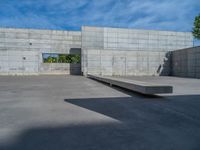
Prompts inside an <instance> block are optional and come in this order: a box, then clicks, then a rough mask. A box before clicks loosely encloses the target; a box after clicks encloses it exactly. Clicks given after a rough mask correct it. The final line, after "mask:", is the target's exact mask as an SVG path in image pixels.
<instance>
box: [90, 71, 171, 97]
mask: <svg viewBox="0 0 200 150" xmlns="http://www.w3.org/2000/svg"><path fill="white" fill-rule="evenodd" d="M87 76H88V77H89V78H91V79H95V80H98V81H101V82H105V83H108V84H110V85H111V86H112V85H116V86H119V87H122V88H125V89H128V90H132V91H135V92H138V93H142V94H147V95H153V94H165V93H172V92H173V87H172V86H169V85H161V84H156V83H149V82H141V81H136V80H128V79H123V78H115V77H105V76H98V75H91V74H88V75H87Z"/></svg>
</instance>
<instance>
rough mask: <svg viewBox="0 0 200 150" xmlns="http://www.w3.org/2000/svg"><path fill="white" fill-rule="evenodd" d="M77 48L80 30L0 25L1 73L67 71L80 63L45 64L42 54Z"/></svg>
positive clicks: (27, 73)
mask: <svg viewBox="0 0 200 150" xmlns="http://www.w3.org/2000/svg"><path fill="white" fill-rule="evenodd" d="M80 48H81V32H77V31H61V30H36V29H15V28H0V75H16V74H17V75H32V74H70V71H71V69H73V70H77V69H79V70H80V67H79V66H75V67H74V66H73V68H72V66H71V65H70V64H62V63H58V64H54V63H51V64H44V63H43V59H42V54H43V53H58V54H71V53H73V51H74V50H75V51H76V49H80ZM79 53H80V52H79Z"/></svg>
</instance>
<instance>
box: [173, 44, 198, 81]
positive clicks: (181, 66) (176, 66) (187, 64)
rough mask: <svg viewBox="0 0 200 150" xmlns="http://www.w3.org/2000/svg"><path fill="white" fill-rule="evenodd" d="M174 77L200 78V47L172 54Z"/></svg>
mask: <svg viewBox="0 0 200 150" xmlns="http://www.w3.org/2000/svg"><path fill="white" fill-rule="evenodd" d="M171 66H172V75H173V76H178V77H190V78H200V46H198V47H192V48H187V49H180V50H176V51H173V52H172V64H171Z"/></svg>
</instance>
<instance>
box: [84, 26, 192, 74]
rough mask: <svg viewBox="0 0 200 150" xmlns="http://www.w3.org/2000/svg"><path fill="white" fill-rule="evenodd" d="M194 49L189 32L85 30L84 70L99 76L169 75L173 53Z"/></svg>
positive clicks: (112, 29) (93, 28) (96, 28)
mask: <svg viewBox="0 0 200 150" xmlns="http://www.w3.org/2000/svg"><path fill="white" fill-rule="evenodd" d="M191 46H193V37H192V34H191V33H189V32H171V31H152V30H134V29H120V28H98V27H86V26H85V27H82V71H83V73H84V74H87V73H91V74H97V75H116V76H118V75H119V76H124V75H125V76H131V75H169V74H170V71H171V68H170V61H171V59H170V54H169V52H170V51H173V50H176V49H180V48H187V47H191Z"/></svg>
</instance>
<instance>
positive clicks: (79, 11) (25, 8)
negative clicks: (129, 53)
mask: <svg viewBox="0 0 200 150" xmlns="http://www.w3.org/2000/svg"><path fill="white" fill-rule="evenodd" d="M199 13H200V0H0V27H17V28H37V29H38V28H39V29H61V30H62V29H64V30H80V26H82V25H88V26H107V27H124V28H137V29H155V30H173V31H191V30H192V26H193V20H194V17H195V16H196V15H197V14H199Z"/></svg>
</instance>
